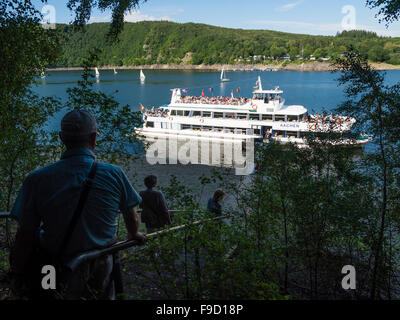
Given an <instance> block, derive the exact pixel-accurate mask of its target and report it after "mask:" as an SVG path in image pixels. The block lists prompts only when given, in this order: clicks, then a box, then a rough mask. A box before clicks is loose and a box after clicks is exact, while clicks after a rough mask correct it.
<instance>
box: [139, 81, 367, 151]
mask: <svg viewBox="0 0 400 320" xmlns="http://www.w3.org/2000/svg"><path fill="white" fill-rule="evenodd" d="M184 93H186V90H185V89H173V90H172V98H171V102H170V104H169V105H164V106H162V107H160V108H158V109H157V110H155V109H154V108H153V109H152V110H147V109H146V110H143V120H144V124H143V128H135V130H136V132H137V133H139V134H142V135H144V136H152V137H159V136H161V135H178V136H181V137H196V138H205V139H222V140H224V139H225V140H226V139H231V140H246V139H254V140H258V141H264V142H267V141H278V142H282V143H288V142H290V143H295V144H300V145H307V138H308V137H309V136H310V134H316V133H318V134H322V135H324V134H326V133H330V132H334V133H338V134H339V140H337V139H335V141H332V144H335V145H337V144H341V145H363V144H366V143H368V142H370V141H371V140H372V139H371V137H369V136H361V137H359V138H354V137H351V135H350V133H351V129H352V127H353V125H354V124H355V122H356V120H355V119H354V118H351V117H347V116H339V115H318V114H316V115H309V114H308V111H307V109H306V108H305V107H304V106H301V105H290V106H285V100H284V99H282V94H283V91H282V90H280V89H279V87H276V88H275V89H273V90H264V89H263V87H262V83H261V78H260V77H258V81H257V87H256V88H255V90H254V91H253V98H251V99H250V98H242V97H241V98H237V97H206V96H202V97H194V96H186V95H184Z"/></svg>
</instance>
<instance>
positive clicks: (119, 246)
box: [0, 210, 229, 272]
mask: <svg viewBox="0 0 400 320" xmlns="http://www.w3.org/2000/svg"><path fill="white" fill-rule="evenodd" d="M169 212H170V213H171V214H172V215H173V214H175V213H193V211H190V210H169ZM138 213H139V214H140V213H141V210H138ZM9 218H10V213H9V212H0V219H9ZM227 218H229V216H228V215H223V216H219V217H216V218H209V219H203V220H198V221H193V222H190V223H188V224H185V225H180V226H175V227H171V228H167V229H164V230H161V231H158V232H154V233H151V234H148V235H147V238H148V240H149V241H151V240H153V239H155V238H157V237H159V236H161V235H164V234H168V233H171V232H176V231H179V230H184V229H186V228H188V227H192V226H196V225H201V224H204V223H206V222H212V221H219V220H224V219H227ZM140 245H141V243H140V242H138V241H137V240H125V241H120V242H117V243H115V244H113V245H111V246H109V247H106V248H102V249H94V250H89V251H86V252H82V253H79V254H77V255H76V256H75V257H73V258H72V259H70V260H69V261H68V262H67V263H66V266H67V267H68V268H69V269H70V271H72V272H73V271H75V270H76V269H77V268H78V267H79V266H80V265H81V264H82V263H84V262H88V261H91V260H94V259H97V258H99V257H102V256H105V255H110V254H115V253H117V252H119V251H121V250H125V249H129V248H132V247H137V246H140Z"/></svg>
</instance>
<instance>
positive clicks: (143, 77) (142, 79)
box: [140, 69, 146, 82]
mask: <svg viewBox="0 0 400 320" xmlns="http://www.w3.org/2000/svg"><path fill="white" fill-rule="evenodd" d="M144 80H146V76H145V75H144V73H143V70H142V69H140V81H141V82H144Z"/></svg>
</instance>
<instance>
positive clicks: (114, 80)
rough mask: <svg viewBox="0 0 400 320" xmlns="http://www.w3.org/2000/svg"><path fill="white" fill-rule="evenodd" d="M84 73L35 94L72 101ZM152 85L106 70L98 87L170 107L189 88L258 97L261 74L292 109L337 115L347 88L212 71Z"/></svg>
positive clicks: (325, 81)
mask: <svg viewBox="0 0 400 320" xmlns="http://www.w3.org/2000/svg"><path fill="white" fill-rule="evenodd" d="M81 73H82V72H81V71H49V72H47V73H46V78H45V79H40V78H39V79H38V81H37V84H36V85H35V86H34V91H36V92H37V93H38V94H40V95H43V96H57V97H59V98H61V99H66V89H67V88H69V87H74V86H75V85H76V83H77V81H78V80H79V79H80V76H81ZM144 73H145V75H146V81H145V83H144V84H141V83H140V81H139V70H118V74H116V75H114V72H113V71H112V70H100V78H99V80H98V81H97V82H96V83H94V88H95V89H98V90H101V91H103V92H105V93H108V94H113V93H114V97H115V99H116V100H117V101H118V102H120V103H121V104H129V105H130V106H131V108H132V110H135V111H137V110H139V108H140V104H143V105H144V106H145V107H147V108H148V107H152V106H155V107H158V106H160V105H164V104H168V103H169V102H170V99H171V91H170V90H171V89H173V88H186V89H188V95H201V92H202V90H204V93H205V94H206V95H210V92H209V88H212V89H213V95H215V96H230V94H231V91H232V90H234V91H235V90H236V89H238V88H240V92H239V93H235V95H236V96H247V97H251V96H252V91H253V87H254V86H255V84H256V81H257V77H258V75H260V76H261V80H262V84H263V88H264V89H273V88H274V87H275V86H279V87H280V88H281V89H282V90H283V91H284V94H283V98H284V99H286V104H287V105H291V104H296V105H304V106H305V107H306V108H307V109H308V110H309V112H312V111H315V112H321V111H322V110H332V109H334V108H336V107H337V106H338V105H339V104H340V103H341V102H342V101H343V100H344V94H343V87H338V82H337V81H336V79H337V78H338V77H339V74H338V73H336V74H333V73H331V72H296V71H278V72H261V73H258V72H227V73H226V77H228V78H230V79H231V81H230V82H226V83H221V82H220V80H219V77H220V73H219V72H215V71H214V72H212V71H180V70H176V71H175V70H174V71H163V70H144ZM387 82H388V84H393V83H396V82H400V71H399V70H396V71H387ZM63 114H64V112H63V113H61V114H60V115H58V116H57V117H56V119H53V120H52V121H51V123H50V127H51V128H52V129H56V130H58V129H59V120H60V119H59V118H60V117H61V116H62V115H63Z"/></svg>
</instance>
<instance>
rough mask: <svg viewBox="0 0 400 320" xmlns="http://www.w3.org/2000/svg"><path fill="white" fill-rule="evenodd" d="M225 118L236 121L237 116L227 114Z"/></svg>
mask: <svg viewBox="0 0 400 320" xmlns="http://www.w3.org/2000/svg"><path fill="white" fill-rule="evenodd" d="M225 117H226V118H227V119H235V114H234V113H227V114H226V116H225Z"/></svg>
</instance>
